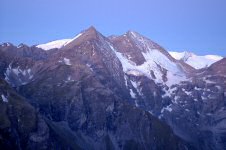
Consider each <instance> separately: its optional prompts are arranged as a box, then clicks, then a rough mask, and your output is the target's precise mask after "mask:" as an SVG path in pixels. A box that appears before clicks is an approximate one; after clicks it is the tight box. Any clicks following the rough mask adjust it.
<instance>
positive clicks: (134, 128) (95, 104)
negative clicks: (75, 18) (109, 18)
mask: <svg viewBox="0 0 226 150" xmlns="http://www.w3.org/2000/svg"><path fill="white" fill-rule="evenodd" d="M208 59H211V60H213V61H206V60H208ZM194 61H195V63H192V62H194ZM225 66H226V58H223V57H220V56H219V57H218V56H216V57H215V56H214V57H212V56H211V57H203V56H196V55H194V54H191V55H190V54H189V55H188V54H187V53H181V54H180V53H174V52H170V53H169V52H168V51H167V50H165V49H164V48H163V47H161V46H160V45H159V44H157V43H155V42H153V41H151V40H150V39H148V38H146V37H144V36H142V35H141V34H139V33H137V32H134V31H128V32H126V33H125V34H123V35H120V36H110V37H105V36H104V35H102V34H101V33H100V32H98V31H97V30H96V29H95V28H94V27H90V28H88V29H86V30H84V31H82V32H81V33H79V34H78V35H76V36H75V37H74V38H73V39H64V40H58V41H53V42H50V43H47V44H40V45H34V46H27V45H25V44H20V45H19V46H14V45H12V44H10V43H4V44H2V45H0V95H1V99H2V100H1V101H0V107H1V108H0V111H1V113H0V115H1V117H0V147H1V149H98V150H99V149H125V150H126V149H145V150H149V149H153V150H160V149H175V150H176V149H178V150H187V149H191V150H193V149H194V150H195V149H200V150H212V149H219V150H223V149H226V67H225Z"/></svg>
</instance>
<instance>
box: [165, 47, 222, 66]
mask: <svg viewBox="0 0 226 150" xmlns="http://www.w3.org/2000/svg"><path fill="white" fill-rule="evenodd" d="M169 53H170V55H172V56H173V57H174V58H175V59H177V60H182V61H184V62H185V63H187V64H189V65H190V66H192V67H194V68H196V69H201V68H205V67H209V66H210V65H211V64H213V63H215V62H217V61H219V60H221V59H222V58H223V57H221V56H217V55H205V56H198V55H195V54H194V53H190V52H186V51H185V52H169Z"/></svg>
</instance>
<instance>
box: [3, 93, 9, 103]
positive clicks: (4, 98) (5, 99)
mask: <svg viewBox="0 0 226 150" xmlns="http://www.w3.org/2000/svg"><path fill="white" fill-rule="evenodd" d="M1 97H2V101H3V102H6V103H8V99H7V98H6V97H5V95H3V94H2V95H1Z"/></svg>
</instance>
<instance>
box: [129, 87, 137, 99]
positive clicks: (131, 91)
mask: <svg viewBox="0 0 226 150" xmlns="http://www.w3.org/2000/svg"><path fill="white" fill-rule="evenodd" d="M130 96H131V97H132V98H136V94H135V93H134V92H133V90H132V89H130Z"/></svg>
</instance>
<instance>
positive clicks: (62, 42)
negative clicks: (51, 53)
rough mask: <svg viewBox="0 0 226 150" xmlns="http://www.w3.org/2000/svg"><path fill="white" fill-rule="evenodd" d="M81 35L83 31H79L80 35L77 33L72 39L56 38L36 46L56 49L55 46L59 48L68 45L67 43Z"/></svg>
mask: <svg viewBox="0 0 226 150" xmlns="http://www.w3.org/2000/svg"><path fill="white" fill-rule="evenodd" d="M81 35H82V33H79V34H78V35H76V36H75V37H74V38H72V39H62V40H56V41H52V42H49V43H45V44H40V45H37V46H36V47H38V48H42V49H44V50H50V49H54V48H58V49H59V48H62V47H64V46H66V45H67V44H69V43H70V42H72V41H73V40H75V39H77V38H78V37H79V36H81Z"/></svg>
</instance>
